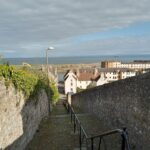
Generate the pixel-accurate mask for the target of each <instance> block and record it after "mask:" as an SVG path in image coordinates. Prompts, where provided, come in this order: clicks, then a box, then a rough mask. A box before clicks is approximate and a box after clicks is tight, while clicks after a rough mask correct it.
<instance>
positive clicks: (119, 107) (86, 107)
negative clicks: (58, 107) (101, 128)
mask: <svg viewBox="0 0 150 150" xmlns="http://www.w3.org/2000/svg"><path fill="white" fill-rule="evenodd" d="M72 106H73V107H78V108H80V109H82V111H85V112H88V113H91V114H93V115H95V116H96V117H97V118H99V119H100V120H101V121H102V122H103V123H104V124H105V125H106V126H109V128H111V129H115V128H122V127H127V129H128V132H129V139H130V143H131V149H132V150H150V73H146V74H142V75H139V76H136V77H131V78H127V79H124V80H119V81H117V82H113V83H110V84H105V85H103V86H99V87H95V88H93V89H88V90H85V91H83V92H80V93H77V94H75V95H73V96H72Z"/></svg>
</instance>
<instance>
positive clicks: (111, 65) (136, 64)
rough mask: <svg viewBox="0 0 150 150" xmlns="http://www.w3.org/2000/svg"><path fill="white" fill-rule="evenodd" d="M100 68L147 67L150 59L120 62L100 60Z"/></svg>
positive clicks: (149, 66)
mask: <svg viewBox="0 0 150 150" xmlns="http://www.w3.org/2000/svg"><path fill="white" fill-rule="evenodd" d="M101 67H102V68H129V69H148V68H150V61H133V62H130V63H122V62H121V61H102V62H101Z"/></svg>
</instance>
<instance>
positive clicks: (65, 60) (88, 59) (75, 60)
mask: <svg viewBox="0 0 150 150" xmlns="http://www.w3.org/2000/svg"><path fill="white" fill-rule="evenodd" d="M103 60H116V61H123V62H131V61H134V60H150V55H119V56H116V55H111V56H108V55H107V56H103V55H101V56H82V57H49V59H48V63H49V64H55V65H56V64H86V63H100V62H101V61H103ZM7 62H8V63H9V64H10V65H21V64H22V63H23V62H24V63H29V64H32V65H41V64H46V58H43V57H38V58H37V57H34V58H4V59H2V60H1V62H0V63H1V64H3V63H7ZM63 76H64V73H58V80H59V81H63Z"/></svg>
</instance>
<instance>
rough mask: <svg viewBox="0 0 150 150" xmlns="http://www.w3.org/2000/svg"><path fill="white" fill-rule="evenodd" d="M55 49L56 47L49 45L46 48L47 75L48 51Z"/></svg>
mask: <svg viewBox="0 0 150 150" xmlns="http://www.w3.org/2000/svg"><path fill="white" fill-rule="evenodd" d="M50 50H54V47H48V48H47V49H46V66H47V75H48V51H50Z"/></svg>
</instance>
